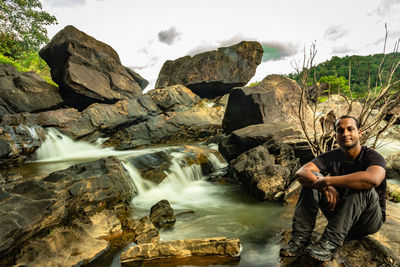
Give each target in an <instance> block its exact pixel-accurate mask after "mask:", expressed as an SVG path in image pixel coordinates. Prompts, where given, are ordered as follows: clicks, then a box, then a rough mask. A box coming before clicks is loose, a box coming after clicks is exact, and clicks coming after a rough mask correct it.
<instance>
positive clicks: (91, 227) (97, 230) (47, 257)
mask: <svg viewBox="0 0 400 267" xmlns="http://www.w3.org/2000/svg"><path fill="white" fill-rule="evenodd" d="M120 235H122V229H121V224H120V222H119V220H118V218H117V217H116V215H115V214H114V213H113V212H111V211H108V210H105V211H103V212H101V213H97V214H95V215H93V216H91V217H89V218H88V219H87V221H86V222H82V221H79V220H75V221H74V222H73V223H71V224H70V226H69V227H62V226H58V227H55V228H53V229H51V230H50V234H48V235H46V236H45V237H43V238H40V237H39V238H34V239H31V240H29V242H28V243H27V245H25V246H24V247H23V249H22V250H21V252H20V254H19V255H18V257H17V264H16V266H78V265H80V264H83V263H88V262H90V261H91V260H93V259H95V258H96V257H97V256H98V255H100V254H101V253H104V252H105V251H106V250H107V249H108V248H109V242H108V241H107V240H109V239H112V238H115V237H116V236H120Z"/></svg>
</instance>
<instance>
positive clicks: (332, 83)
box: [318, 75, 349, 94]
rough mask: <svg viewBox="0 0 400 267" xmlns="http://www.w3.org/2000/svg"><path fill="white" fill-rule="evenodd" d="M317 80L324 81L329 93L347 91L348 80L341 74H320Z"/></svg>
mask: <svg viewBox="0 0 400 267" xmlns="http://www.w3.org/2000/svg"><path fill="white" fill-rule="evenodd" d="M318 82H319V83H326V84H327V85H328V90H329V91H330V93H344V94H346V93H348V92H349V81H348V80H347V79H346V78H345V77H343V76H340V77H336V76H333V75H330V76H322V77H321V78H320V79H319V81H318Z"/></svg>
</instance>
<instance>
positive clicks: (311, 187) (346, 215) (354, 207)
mask: <svg viewBox="0 0 400 267" xmlns="http://www.w3.org/2000/svg"><path fill="white" fill-rule="evenodd" d="M334 129H335V135H336V141H337V143H338V144H339V146H340V148H339V149H335V150H331V151H328V152H326V153H323V154H321V155H319V156H318V157H316V158H315V159H313V160H312V161H310V162H309V163H307V164H305V165H304V166H302V167H301V168H300V169H299V170H298V171H297V172H296V174H295V176H296V178H297V180H298V181H299V182H300V184H301V185H302V189H301V193H300V196H299V200H298V202H297V205H296V209H295V213H294V217H293V225H292V237H291V239H290V241H289V243H288V244H287V245H285V246H284V247H282V248H281V251H280V254H281V256H284V257H293V256H299V255H301V254H302V253H305V254H308V255H309V256H311V257H312V258H314V259H316V260H319V261H329V260H331V259H332V257H333V256H334V255H335V253H336V252H337V250H338V249H339V248H340V247H341V246H342V245H343V242H344V241H345V239H352V238H357V237H360V236H365V235H369V234H373V233H376V232H377V231H379V229H380V228H381V226H382V224H383V223H384V221H385V219H386V214H385V209H386V204H385V193H386V177H385V176H386V171H385V160H384V159H383V157H382V156H381V155H380V154H379V153H378V152H376V151H374V150H371V149H369V148H367V147H364V146H361V145H360V141H359V139H360V137H361V135H362V132H361V130H360V129H359V123H358V121H357V119H355V118H354V117H352V116H347V115H346V116H342V117H340V118H339V119H338V120H337V121H336V122H335V125H334ZM321 174H322V175H323V176H322V175H321ZM328 174H329V176H326V175H328ZM324 176H326V177H324ZM319 209H321V211H322V212H323V214H324V215H325V217H326V218H327V220H328V224H327V226H326V228H325V230H324V232H323V234H322V236H321V238H320V240H319V241H318V242H317V243H315V244H311V234H312V231H313V229H314V227H315V222H316V217H317V214H318V211H319Z"/></svg>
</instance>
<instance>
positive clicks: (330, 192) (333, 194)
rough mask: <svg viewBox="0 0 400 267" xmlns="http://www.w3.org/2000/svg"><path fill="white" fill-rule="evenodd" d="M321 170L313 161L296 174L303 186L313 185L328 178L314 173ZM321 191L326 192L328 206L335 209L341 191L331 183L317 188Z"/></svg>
mask: <svg viewBox="0 0 400 267" xmlns="http://www.w3.org/2000/svg"><path fill="white" fill-rule="evenodd" d="M315 172H318V173H319V172H320V170H319V168H318V167H317V165H315V164H314V163H313V162H311V161H310V162H309V163H307V164H305V165H303V166H302V167H301V168H300V169H299V170H298V171H297V172H296V174H295V178H296V179H297V180H298V181H299V182H300V184H301V185H302V186H309V187H311V186H313V187H314V185H315V184H316V183H317V182H318V181H321V180H325V179H326V178H325V177H323V178H320V179H319V177H317V176H316V175H315V174H314V173H315ZM317 189H318V190H319V191H320V192H321V193H323V194H324V196H325V199H326V201H327V204H328V207H329V209H331V210H334V209H335V207H336V203H338V202H339V193H338V191H337V190H336V189H335V188H334V187H333V186H331V185H326V186H323V187H321V188H317Z"/></svg>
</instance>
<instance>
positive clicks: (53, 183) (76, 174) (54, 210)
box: [0, 157, 135, 258]
mask: <svg viewBox="0 0 400 267" xmlns="http://www.w3.org/2000/svg"><path fill="white" fill-rule="evenodd" d="M134 194H135V191H134V185H133V183H132V180H131V177H130V176H129V175H128V173H127V172H126V170H125V169H124V167H123V166H122V164H121V162H120V161H119V160H118V159H116V158H114V157H109V158H105V159H100V160H97V161H93V162H89V163H82V164H77V165H75V166H72V167H70V168H68V169H66V170H61V171H57V172H54V173H52V174H49V175H47V176H45V177H41V178H32V179H25V180H20V181H16V182H12V183H8V184H6V185H4V186H2V187H1V189H0V225H1V227H0V258H2V256H4V255H6V254H8V253H9V252H10V251H12V250H13V249H15V248H17V247H18V246H20V245H21V244H22V243H23V242H25V241H27V240H28V239H30V238H31V237H33V236H35V235H36V234H38V233H40V232H42V233H43V232H44V231H46V230H47V231H48V230H50V229H52V228H53V227H55V226H57V225H59V224H60V223H66V224H68V222H70V221H72V220H73V219H74V218H78V217H80V216H84V215H88V216H90V215H93V214H95V213H96V212H97V211H98V210H99V209H101V208H111V207H113V206H114V205H115V204H117V203H121V202H124V201H129V200H131V199H132V197H133V196H134Z"/></svg>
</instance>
